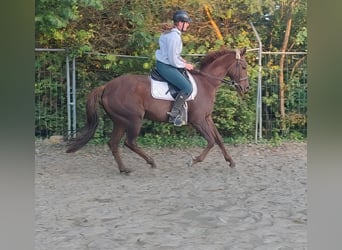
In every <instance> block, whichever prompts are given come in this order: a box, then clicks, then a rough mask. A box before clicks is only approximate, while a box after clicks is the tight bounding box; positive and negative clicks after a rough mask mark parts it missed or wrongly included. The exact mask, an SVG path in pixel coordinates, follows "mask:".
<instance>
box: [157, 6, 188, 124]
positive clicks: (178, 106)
mask: <svg viewBox="0 0 342 250" xmlns="http://www.w3.org/2000/svg"><path fill="white" fill-rule="evenodd" d="M190 22H191V18H190V17H189V15H188V13H187V12H186V11H184V10H177V11H176V12H175V13H174V15H173V26H170V27H168V29H166V30H164V32H163V33H162V34H161V36H160V38H159V47H160V48H159V49H158V50H157V51H156V59H157V62H156V68H157V70H158V72H159V74H160V75H161V76H162V77H164V78H165V79H166V80H167V81H168V82H170V83H171V84H173V85H174V86H175V87H177V88H178V89H179V93H178V95H177V96H176V99H175V102H174V104H173V107H172V110H171V112H167V114H168V115H170V119H169V121H170V122H173V123H174V125H175V126H182V125H185V124H186V121H184V120H183V114H182V111H183V108H182V106H183V105H184V103H185V101H186V99H187V98H188V97H189V96H190V95H191V93H192V85H191V83H190V82H189V80H188V79H187V78H186V77H185V76H184V75H183V73H185V72H184V71H185V70H192V69H193V68H194V66H193V65H192V64H190V63H188V62H186V60H185V59H183V58H182V57H181V52H182V49H183V42H182V39H181V34H182V32H183V31H186V30H187V29H188V27H189V25H190Z"/></svg>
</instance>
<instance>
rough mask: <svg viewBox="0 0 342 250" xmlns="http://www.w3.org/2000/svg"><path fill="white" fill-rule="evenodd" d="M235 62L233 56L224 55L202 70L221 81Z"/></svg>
mask: <svg viewBox="0 0 342 250" xmlns="http://www.w3.org/2000/svg"><path fill="white" fill-rule="evenodd" d="M234 62H235V54H230V53H229V54H225V55H224V56H221V57H219V58H217V59H216V60H214V61H213V62H212V63H211V64H209V65H208V66H207V67H205V68H204V69H203V71H204V72H206V73H208V74H211V75H214V76H216V77H217V78H219V79H223V78H224V77H225V76H226V75H227V72H228V69H229V68H230V67H231V65H232V64H233V63H234Z"/></svg>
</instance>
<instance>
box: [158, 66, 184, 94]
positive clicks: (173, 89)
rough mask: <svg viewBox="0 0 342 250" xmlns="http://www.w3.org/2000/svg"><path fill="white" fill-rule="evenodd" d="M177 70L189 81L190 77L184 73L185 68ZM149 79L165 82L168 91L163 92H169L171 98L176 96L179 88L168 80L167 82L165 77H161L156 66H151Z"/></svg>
mask: <svg viewBox="0 0 342 250" xmlns="http://www.w3.org/2000/svg"><path fill="white" fill-rule="evenodd" d="M178 70H179V71H180V72H181V73H182V75H184V76H185V77H186V78H187V79H188V80H189V81H190V78H189V76H188V74H187V73H186V70H182V69H178ZM151 79H153V80H155V81H159V82H166V83H167V85H168V91H167V92H166V93H165V94H168V93H170V94H171V96H172V97H173V98H176V96H177V94H178V92H179V89H178V88H177V87H176V86H174V85H173V84H171V83H170V82H168V81H167V80H166V79H165V78H163V77H162V76H161V75H160V74H159V72H158V70H157V69H156V68H153V69H152V71H151Z"/></svg>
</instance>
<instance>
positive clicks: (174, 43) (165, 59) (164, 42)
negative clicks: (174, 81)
mask: <svg viewBox="0 0 342 250" xmlns="http://www.w3.org/2000/svg"><path fill="white" fill-rule="evenodd" d="M181 34H182V33H181V31H180V30H178V29H177V28H173V29H172V30H171V31H170V32H165V33H163V34H162V35H161V36H160V38H159V49H158V50H157V51H156V59H157V60H158V61H160V62H162V63H165V64H169V65H172V66H174V67H176V68H184V67H185V63H184V60H183V58H182V57H181V52H182V50H183V42H182V38H181Z"/></svg>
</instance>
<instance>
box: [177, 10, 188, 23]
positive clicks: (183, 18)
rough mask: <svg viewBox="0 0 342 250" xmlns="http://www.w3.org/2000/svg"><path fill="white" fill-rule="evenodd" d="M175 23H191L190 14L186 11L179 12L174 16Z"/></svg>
mask: <svg viewBox="0 0 342 250" xmlns="http://www.w3.org/2000/svg"><path fill="white" fill-rule="evenodd" d="M173 21H174V22H175V23H176V22H187V23H191V21H192V20H191V18H190V17H189V15H188V13H187V12H186V11H185V10H177V11H176V12H175V13H174V14H173Z"/></svg>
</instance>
